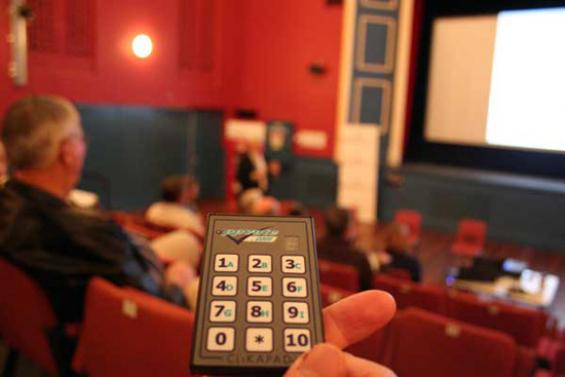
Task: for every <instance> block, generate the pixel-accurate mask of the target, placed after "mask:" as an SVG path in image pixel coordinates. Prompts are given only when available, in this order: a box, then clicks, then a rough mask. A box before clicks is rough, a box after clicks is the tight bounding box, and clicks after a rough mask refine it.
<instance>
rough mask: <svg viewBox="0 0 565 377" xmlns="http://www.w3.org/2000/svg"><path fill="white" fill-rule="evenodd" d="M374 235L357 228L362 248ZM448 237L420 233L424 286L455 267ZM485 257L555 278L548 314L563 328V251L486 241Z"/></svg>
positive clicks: (439, 280)
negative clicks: (523, 264)
mask: <svg viewBox="0 0 565 377" xmlns="http://www.w3.org/2000/svg"><path fill="white" fill-rule="evenodd" d="M378 232H379V227H375V226H367V225H364V226H360V237H359V238H360V240H359V242H360V244H361V245H362V246H363V247H366V248H378V245H377V241H376V239H377V238H378ZM452 237H453V236H452V235H449V234H444V233H439V232H434V231H424V234H423V236H422V241H421V245H420V247H419V250H418V252H417V255H418V258H419V259H420V261H421V263H422V267H423V282H424V283H443V282H444V278H445V276H446V273H447V272H448V269H449V268H450V267H452V266H454V265H455V263H456V261H455V258H454V256H452V255H451V253H450V252H449V247H450V245H451V242H452V240H453V238H452ZM486 255H490V256H493V257H503V258H514V259H519V260H523V261H526V262H527V263H528V265H529V266H530V268H531V269H533V270H539V271H543V272H548V273H551V274H555V275H557V276H559V278H560V280H561V284H560V286H559V291H558V293H557V296H556V298H555V301H554V303H553V305H552V306H551V307H550V308H549V312H550V313H551V314H552V315H553V316H554V317H555V318H557V319H558V320H559V321H560V323H561V327H565V250H562V251H540V250H534V249H532V248H529V247H523V246H520V245H515V244H511V243H508V242H504V243H503V242H495V241H489V242H487V245H486Z"/></svg>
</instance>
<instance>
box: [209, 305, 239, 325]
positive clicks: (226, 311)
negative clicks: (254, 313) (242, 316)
mask: <svg viewBox="0 0 565 377" xmlns="http://www.w3.org/2000/svg"><path fill="white" fill-rule="evenodd" d="M234 321H235V301H217V300H216V301H212V302H211V303H210V322H234Z"/></svg>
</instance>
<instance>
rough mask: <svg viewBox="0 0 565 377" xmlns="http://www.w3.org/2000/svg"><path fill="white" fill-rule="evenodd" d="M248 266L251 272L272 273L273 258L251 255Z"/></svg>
mask: <svg viewBox="0 0 565 377" xmlns="http://www.w3.org/2000/svg"><path fill="white" fill-rule="evenodd" d="M247 266H248V267H247V269H248V270H249V272H271V271H272V266H273V263H272V258H271V256H270V255H250V256H249V261H248V265H247Z"/></svg>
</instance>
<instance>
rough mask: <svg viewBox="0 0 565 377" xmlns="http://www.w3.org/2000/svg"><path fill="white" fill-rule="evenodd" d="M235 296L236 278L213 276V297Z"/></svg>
mask: <svg viewBox="0 0 565 377" xmlns="http://www.w3.org/2000/svg"><path fill="white" fill-rule="evenodd" d="M236 294H237V277H235V276H215V277H214V280H212V295H213V296H235V295H236Z"/></svg>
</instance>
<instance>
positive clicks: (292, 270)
mask: <svg viewBox="0 0 565 377" xmlns="http://www.w3.org/2000/svg"><path fill="white" fill-rule="evenodd" d="M282 271H283V272H284V273H287V274H303V273H304V272H306V263H305V262H304V257H298V256H284V257H282Z"/></svg>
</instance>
